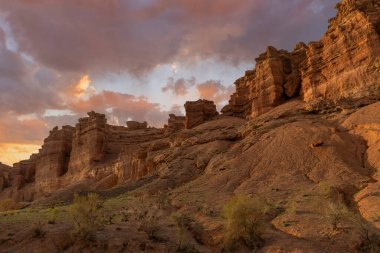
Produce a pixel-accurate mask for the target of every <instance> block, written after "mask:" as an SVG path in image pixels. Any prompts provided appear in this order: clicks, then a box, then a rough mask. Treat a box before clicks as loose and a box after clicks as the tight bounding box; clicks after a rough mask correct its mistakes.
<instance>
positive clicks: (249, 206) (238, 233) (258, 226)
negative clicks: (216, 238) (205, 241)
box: [223, 196, 269, 251]
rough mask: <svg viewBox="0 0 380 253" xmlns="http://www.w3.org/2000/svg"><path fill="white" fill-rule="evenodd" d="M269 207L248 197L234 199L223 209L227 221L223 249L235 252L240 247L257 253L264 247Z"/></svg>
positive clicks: (261, 201)
mask: <svg viewBox="0 0 380 253" xmlns="http://www.w3.org/2000/svg"><path fill="white" fill-rule="evenodd" d="M268 211H269V210H268V205H267V204H266V202H265V201H263V200H261V199H258V198H256V199H253V198H250V197H248V196H239V197H234V198H232V199H231V200H230V201H229V202H228V203H227V204H226V205H225V206H224V209H223V217H224V219H225V226H224V229H225V231H224V238H223V248H224V249H225V250H227V251H233V250H235V249H237V248H238V247H240V246H244V247H248V248H249V249H251V250H253V251H255V250H258V249H259V248H261V247H262V246H263V243H264V241H263V239H262V237H261V236H262V232H263V225H264V216H265V214H266V213H267V212H268Z"/></svg>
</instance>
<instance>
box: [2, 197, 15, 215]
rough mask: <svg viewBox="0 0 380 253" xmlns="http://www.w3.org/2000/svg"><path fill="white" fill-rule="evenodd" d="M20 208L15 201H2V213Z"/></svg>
mask: <svg viewBox="0 0 380 253" xmlns="http://www.w3.org/2000/svg"><path fill="white" fill-rule="evenodd" d="M18 208H19V206H18V204H17V202H16V201H14V200H13V199H4V200H1V201H0V212H5V211H10V210H16V209H18Z"/></svg>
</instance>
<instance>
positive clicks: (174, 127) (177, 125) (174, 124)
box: [165, 114, 186, 133]
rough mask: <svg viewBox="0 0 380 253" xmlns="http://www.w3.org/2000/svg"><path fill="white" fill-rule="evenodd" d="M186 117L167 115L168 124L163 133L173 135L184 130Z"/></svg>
mask: <svg viewBox="0 0 380 253" xmlns="http://www.w3.org/2000/svg"><path fill="white" fill-rule="evenodd" d="M185 123H186V117H185V116H176V115H174V114H169V119H168V124H167V125H165V131H166V132H168V133H175V132H178V131H180V130H183V129H185Z"/></svg>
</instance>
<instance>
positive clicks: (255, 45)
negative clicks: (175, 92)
mask: <svg viewBox="0 0 380 253" xmlns="http://www.w3.org/2000/svg"><path fill="white" fill-rule="evenodd" d="M337 1H338V0H333V1H331V0H308V1H300V0H288V1H283V0H266V1H262V0H236V1H230V0H214V1H209V0H183V1H177V0H157V1H144V3H139V2H137V1H133V0H119V1H117V0H109V1H103V0H94V1H81V0H65V1H48V0H34V1H24V0H12V1H1V2H0V9H1V10H2V11H3V12H4V13H5V18H6V20H7V21H8V22H9V24H10V26H11V28H12V31H13V34H14V37H15V39H16V41H17V43H18V44H19V48H20V50H21V51H22V52H25V53H27V54H29V55H31V56H32V57H33V58H34V59H35V60H36V61H37V62H39V63H41V64H43V65H45V66H49V67H51V68H53V69H57V70H59V71H66V72H67V71H71V72H80V73H93V72H107V71H111V72H120V71H129V72H130V73H134V74H141V73H145V72H146V71H149V70H151V69H152V68H154V67H155V66H157V65H158V64H171V63H172V62H174V61H175V60H178V61H188V60H199V59H204V58H209V57H217V58H219V59H222V60H226V61H230V62H239V61H252V59H254V58H255V57H256V56H257V55H258V54H259V52H261V51H262V50H264V48H265V47H266V46H267V45H268V44H271V45H274V46H277V47H286V48H290V47H292V46H293V45H294V44H295V43H296V42H298V41H300V40H308V39H310V38H314V39H317V38H318V37H319V36H320V35H321V34H322V33H323V32H324V30H325V28H326V26H327V19H328V18H329V17H332V16H333V15H334V11H333V8H332V6H333V5H334V4H335V3H336V2H337Z"/></svg>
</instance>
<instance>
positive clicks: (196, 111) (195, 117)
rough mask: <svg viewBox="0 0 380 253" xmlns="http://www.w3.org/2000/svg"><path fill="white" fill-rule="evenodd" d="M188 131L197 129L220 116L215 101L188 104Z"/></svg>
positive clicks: (203, 100)
mask: <svg viewBox="0 0 380 253" xmlns="http://www.w3.org/2000/svg"><path fill="white" fill-rule="evenodd" d="M185 110H186V122H185V126H186V129H191V128H193V127H196V126H198V125H200V124H202V123H204V122H206V121H208V120H210V119H211V118H213V117H215V116H217V115H218V112H217V111H216V106H215V104H214V102H213V101H208V100H205V99H200V100H198V101H194V102H186V104H185Z"/></svg>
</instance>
